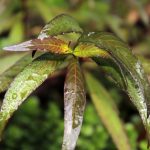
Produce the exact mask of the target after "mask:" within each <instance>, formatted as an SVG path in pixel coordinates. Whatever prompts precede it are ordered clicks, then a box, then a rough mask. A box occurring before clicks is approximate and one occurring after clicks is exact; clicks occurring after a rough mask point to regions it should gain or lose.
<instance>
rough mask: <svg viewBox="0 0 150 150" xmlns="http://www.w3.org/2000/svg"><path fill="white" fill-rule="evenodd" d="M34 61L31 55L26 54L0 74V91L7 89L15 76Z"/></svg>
mask: <svg viewBox="0 0 150 150" xmlns="http://www.w3.org/2000/svg"><path fill="white" fill-rule="evenodd" d="M31 61H32V58H31V56H30V55H26V56H24V57H23V58H21V59H20V60H18V61H17V62H16V63H15V64H14V65H13V66H11V67H10V68H9V69H8V70H6V71H5V72H4V73H2V74H1V75H0V93H1V92H3V91H5V90H6V89H7V88H8V86H9V85H10V83H11V82H12V81H13V79H14V78H15V76H16V75H17V74H18V73H19V72H20V71H22V70H23V68H24V67H25V66H27V65H28V64H29V63H30V62H31Z"/></svg>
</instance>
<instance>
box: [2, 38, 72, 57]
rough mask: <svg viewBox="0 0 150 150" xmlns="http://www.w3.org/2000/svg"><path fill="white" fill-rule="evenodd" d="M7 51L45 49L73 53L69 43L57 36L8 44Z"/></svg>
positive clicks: (53, 51)
mask: <svg viewBox="0 0 150 150" xmlns="http://www.w3.org/2000/svg"><path fill="white" fill-rule="evenodd" d="M3 49H4V50H6V51H33V50H38V51H43V52H45V51H46V52H51V53H59V54H66V53H71V49H70V48H69V44H68V43H66V42H64V41H62V40H60V39H57V38H55V37H48V38H44V39H33V40H29V41H26V42H23V43H21V44H18V45H13V46H8V47H4V48H3Z"/></svg>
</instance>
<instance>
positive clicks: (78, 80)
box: [62, 58, 86, 150]
mask: <svg viewBox="0 0 150 150" xmlns="http://www.w3.org/2000/svg"><path fill="white" fill-rule="evenodd" d="M83 81H84V80H83V75H82V72H81V69H80V66H79V63H78V60H77V59H75V58H73V60H72V61H71V63H70V65H69V67H68V73H67V76H66V81H65V85H64V110H65V116H64V120H65V129H64V138H63V145H62V149H63V150H70V149H72V150H73V149H74V148H75V145H76V142H77V139H78V136H79V133H80V130H81V126H82V121H83V113H84V109H85V103H86V95H85V88H84V82H83Z"/></svg>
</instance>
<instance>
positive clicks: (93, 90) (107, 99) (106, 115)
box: [85, 73, 131, 150]
mask: <svg viewBox="0 0 150 150" xmlns="http://www.w3.org/2000/svg"><path fill="white" fill-rule="evenodd" d="M85 78H86V83H87V86H88V90H89V92H90V96H91V99H92V102H93V104H94V106H95V108H96V110H97V112H98V115H99V117H100V119H101V120H102V122H103V124H104V125H105V127H106V128H107V130H108V132H109V133H110V135H111V137H112V139H113V141H114V143H115V144H116V146H117V148H118V149H119V150H131V147H130V144H129V141H128V138H127V135H126V133H125V131H124V128H123V124H122V121H121V120H120V118H119V115H118V113H117V112H118V111H116V109H117V108H116V105H115V103H114V102H113V100H112V98H111V96H110V95H109V94H108V92H107V91H106V90H105V88H104V87H103V86H102V85H101V84H100V83H99V81H97V79H96V78H95V77H93V75H91V74H90V73H85ZM118 137H119V138H120V139H118Z"/></svg>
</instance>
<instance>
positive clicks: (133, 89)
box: [93, 57, 150, 138]
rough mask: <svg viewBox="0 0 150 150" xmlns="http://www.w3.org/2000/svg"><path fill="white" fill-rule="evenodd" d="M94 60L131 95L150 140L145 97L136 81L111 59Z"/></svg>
mask: <svg viewBox="0 0 150 150" xmlns="http://www.w3.org/2000/svg"><path fill="white" fill-rule="evenodd" d="M93 60H94V61H95V62H96V63H97V64H99V65H100V66H101V68H102V69H103V70H104V71H105V72H106V73H107V74H109V75H110V76H111V78H112V79H113V81H114V82H115V83H116V84H117V85H118V86H119V87H120V88H122V89H123V90H124V91H125V92H126V93H127V94H128V95H129V97H130V99H131V101H132V102H133V103H134V105H135V106H136V107H137V109H138V111H139V113H140V115H141V118H142V120H143V123H144V125H145V128H146V131H147V134H148V138H149V134H150V125H149V123H148V120H147V106H146V104H145V102H144V101H145V100H144V95H143V93H141V90H139V88H138V87H137V83H136V82H135V80H133V79H132V77H131V75H130V74H129V72H127V71H126V70H122V69H121V68H120V67H118V66H116V64H115V63H114V62H113V60H112V59H111V58H109V59H107V60H105V59H101V58H96V57H95V58H93ZM120 69H121V70H120ZM122 74H123V77H122Z"/></svg>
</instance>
